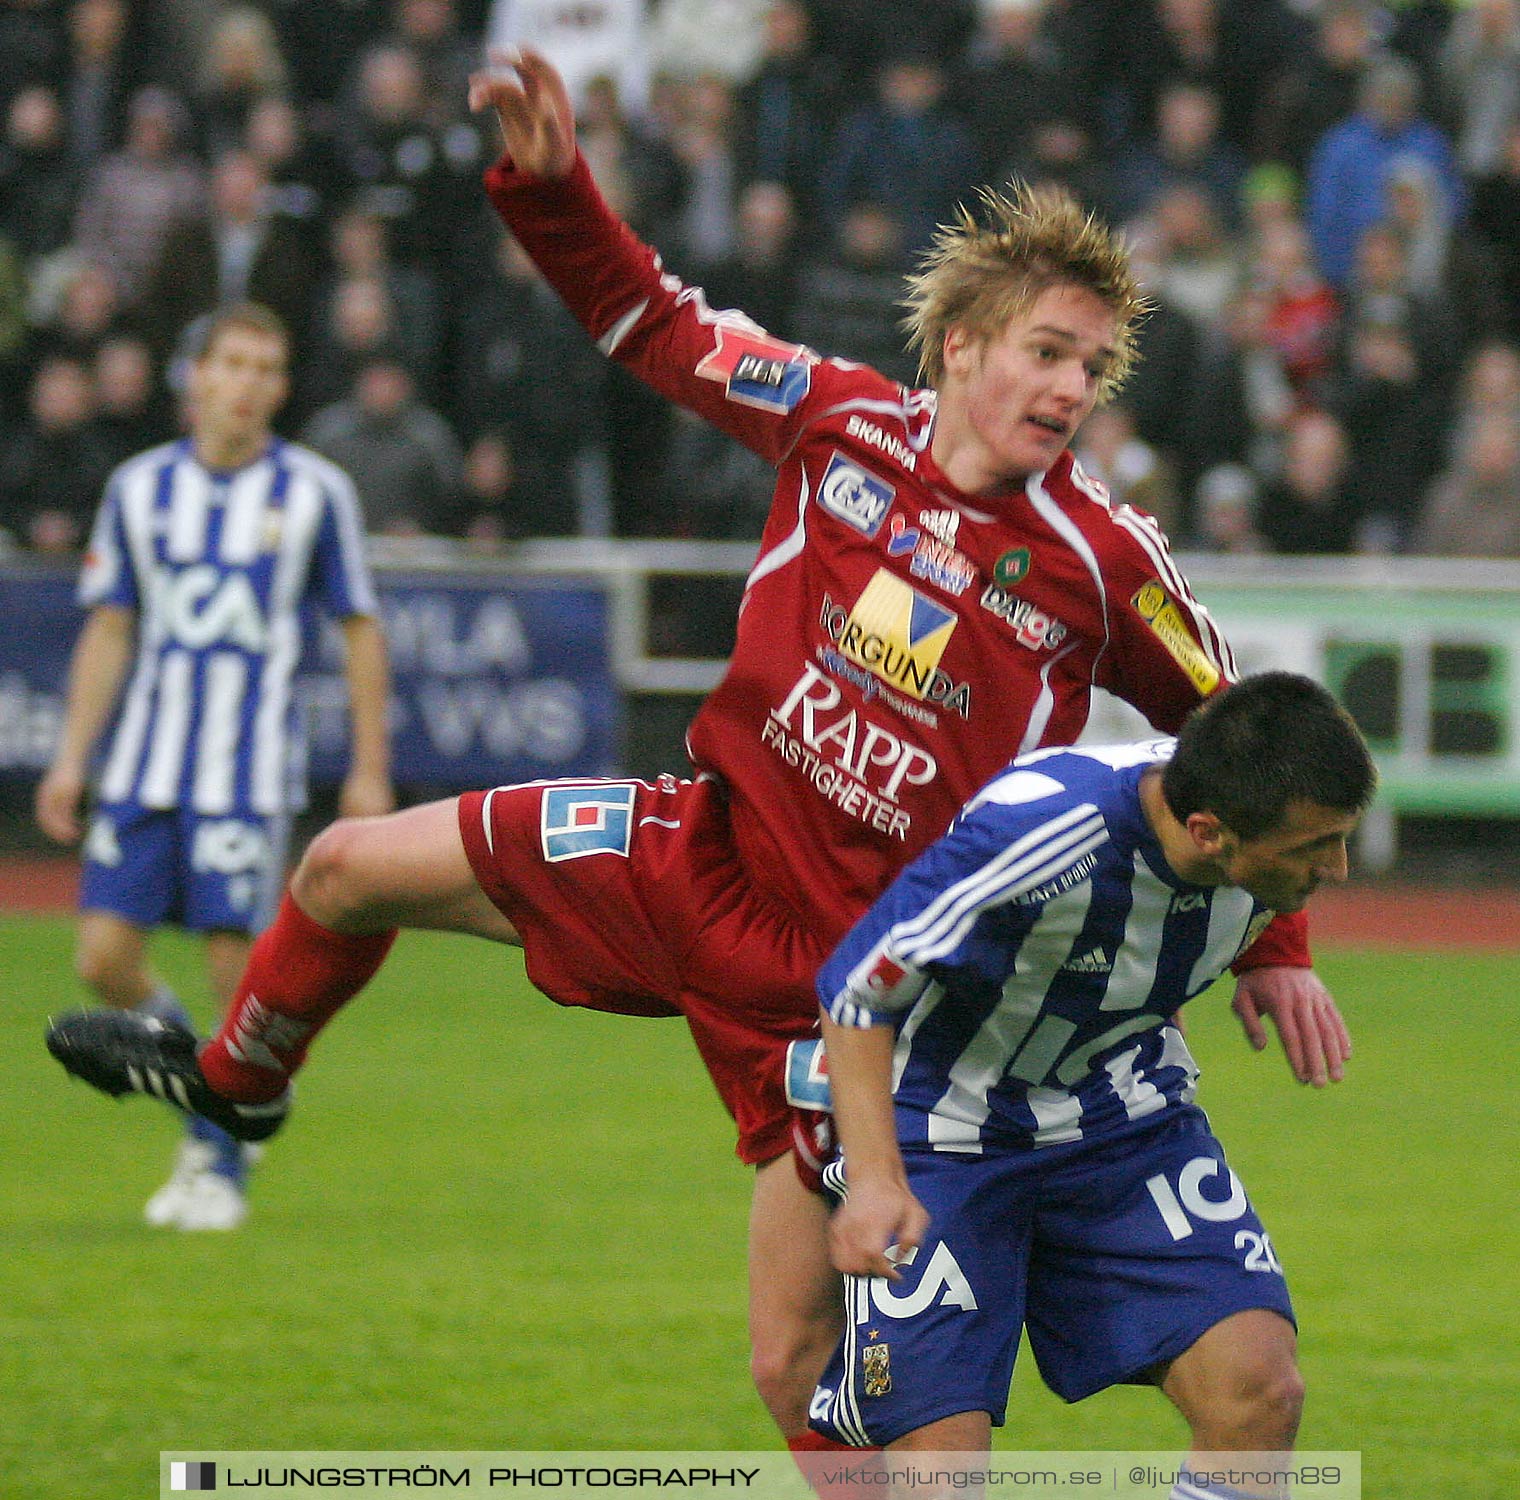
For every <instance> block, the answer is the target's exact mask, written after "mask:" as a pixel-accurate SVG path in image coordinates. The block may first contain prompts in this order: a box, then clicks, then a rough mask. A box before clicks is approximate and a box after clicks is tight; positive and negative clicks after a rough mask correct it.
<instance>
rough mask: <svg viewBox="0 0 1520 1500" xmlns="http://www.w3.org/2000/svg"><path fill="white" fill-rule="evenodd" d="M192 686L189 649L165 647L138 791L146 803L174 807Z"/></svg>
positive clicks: (183, 759) (192, 674) (176, 800)
mask: <svg viewBox="0 0 1520 1500" xmlns="http://www.w3.org/2000/svg"><path fill="white" fill-rule="evenodd" d="M194 686H195V658H194V657H193V656H191V654H190V653H189V652H188V651H180V650H170V651H166V652H165V653H164V656H163V659H162V661H161V663H160V665H159V670H158V691H157V693H156V694H155V697H156V699H157V703H156V707H157V710H158V712H157V715H156V719H157V722H156V723H155V725H154V731H153V740H152V743H151V744H150V745H149V747H148V763H147V765H146V766H145V767H144V768H143V774H142V786H141V788H140V790H139V792H138V796H139V798H140V800H141V801H142V803H143V805H144V806H145V807H161V808H162V807H173V806H175V805H176V804H177V802H178V801H179V779H180V774H181V772H182V770H183V769H184V764H185V750H186V741H187V740H188V739H189V736H190V716H191V713H192V711H193V709H194V706H195V700H194V695H193V689H194Z"/></svg>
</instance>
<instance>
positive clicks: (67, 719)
mask: <svg viewBox="0 0 1520 1500" xmlns="http://www.w3.org/2000/svg"><path fill="white" fill-rule="evenodd" d="M136 636H137V616H136V615H135V614H134V613H133V611H131V610H130V609H123V608H121V607H119V606H116V605H101V606H99V607H98V608H96V609H94V610H92V611H91V612H90V616H89V618H88V619H87V620H86V621H85V623H84V629H83V630H82V631H81V632H80V634H79V640H78V642H77V644H76V645H75V647H74V655H73V657H72V659H71V661H70V663H69V686H68V695H67V699H66V707H65V710H64V720H63V732H62V734H61V736H60V737H59V742H58V750H57V753H56V754H55V755H54V757H53V763H52V765H51V766H50V767H49V768H48V773H47V775H46V776H44V777H43V778H42V780H41V782H40V783H38V786H37V796H36V802H35V811H36V818H37V826H38V827H39V828H41V829H42V831H43V832H44V833H45V834H47V836H48V837H49V838H50V839H54V840H56V841H57V842H58V843H60V844H77V843H78V842H79V839H80V837H81V835H82V833H83V831H84V830H83V827H82V825H81V823H80V820H79V812H80V807H81V805H82V803H83V801H84V789H85V782H86V779H87V776H88V772H89V763H90V752H91V750H93V749H94V747H95V742H96V740H97V739H99V737H100V732H101V730H102V729H103V728H104V727H105V724H106V720H107V719H109V718H110V716H111V710H112V708H113V707H114V706H115V704H116V697H117V694H118V693H119V692H120V691H121V684H122V681H123V679H124V678H125V677H126V675H127V668H128V666H129V665H130V664H131V660H132V647H133V643H134V641H135V640H136Z"/></svg>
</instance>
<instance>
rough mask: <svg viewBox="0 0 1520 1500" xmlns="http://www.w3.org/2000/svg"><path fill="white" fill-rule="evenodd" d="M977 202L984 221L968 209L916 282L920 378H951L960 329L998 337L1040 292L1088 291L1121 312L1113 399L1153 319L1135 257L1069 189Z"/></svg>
mask: <svg viewBox="0 0 1520 1500" xmlns="http://www.w3.org/2000/svg"><path fill="white" fill-rule="evenodd" d="M977 198H978V201H979V205H980V209H981V213H980V214H977V213H974V212H973V211H972V210H971V209H968V208H967V207H966V206H965V205H964V204H962V205H960V206H959V207H958V208H957V210H956V216H955V220H954V222H953V223H950V224H944V225H941V226H940V228H939V230H938V231H937V232H936V233H935V236H934V239H933V242H932V243H931V244H930V246H929V249H928V250H927V251H926V252H925V253H924V256H923V259H922V260H921V261H920V262H919V267H918V270H917V271H916V272H915V273H914V274H913V275H911V276H910V277H909V278H908V295H907V296H906V297H904V298H903V302H902V305H903V306H904V307H905V308H907V310H908V315H907V316H906V317H905V318H904V319H903V327H904V329H905V330H906V331H907V334H908V347H909V349H911V350H914V351H915V352H916V353H917V355H918V369H919V375H920V378H921V379H922V380H923V382H924V383H925V384H926V385H933V386H937V385H938V384H939V383H940V381H941V379H943V377H944V373H945V335H946V333H948V332H949V331H950V329H951V328H953V327H956V326H957V325H958V326H960V327H962V328H965V329H966V330H967V331H968V332H969V333H971V334H972V336H973V337H975V338H978V339H990V338H995V337H996V336H997V335H998V334H999V333H1000V332H1002V330H1003V329H1004V328H1006V327H1007V326H1008V324H1009V322H1010V321H1011V320H1012V319H1014V318H1016V317H1019V316H1021V315H1022V314H1023V313H1025V312H1027V311H1028V309H1029V307H1030V305H1031V304H1032V303H1033V302H1034V300H1035V298H1037V297H1038V296H1039V295H1040V293H1041V292H1043V291H1045V290H1046V289H1047V288H1049V287H1052V286H1062V285H1068V284H1069V285H1075V286H1080V287H1086V288H1087V289H1088V290H1089V291H1091V292H1093V293H1095V294H1096V295H1097V296H1098V297H1099V298H1101V299H1102V301H1103V302H1105V303H1106V304H1107V305H1108V306H1109V307H1111V308H1112V309H1113V312H1114V324H1115V337H1114V359H1113V362H1112V364H1111V365H1110V366H1109V368H1108V371H1107V373H1106V374H1105V376H1104V379H1103V386H1102V389H1101V391H1100V393H1099V399H1100V400H1103V401H1106V400H1108V399H1109V397H1111V396H1112V395H1114V393H1115V392H1116V391H1117V390H1118V389H1119V387H1120V386H1122V385H1123V384H1124V381H1125V379H1126V377H1127V376H1128V375H1129V373H1130V371H1131V370H1132V369H1133V368H1134V364H1135V359H1136V351H1135V335H1136V332H1137V331H1138V329H1139V326H1140V323H1141V322H1142V321H1143V320H1144V318H1145V316H1146V314H1147V313H1148V312H1149V311H1150V310H1151V304H1150V302H1149V301H1148V300H1147V299H1146V297H1145V295H1144V294H1143V293H1142V292H1141V290H1140V284H1139V282H1138V281H1136V279H1135V275H1134V272H1133V271H1132V270H1131V269H1130V262H1129V250H1128V248H1127V247H1126V246H1125V244H1124V243H1123V241H1122V240H1120V239H1119V237H1118V236H1117V235H1116V234H1115V233H1114V232H1113V231H1112V230H1111V229H1109V228H1108V226H1107V225H1106V224H1104V223H1102V222H1101V221H1100V220H1099V219H1097V218H1096V217H1095V216H1094V215H1092V214H1090V213H1088V212H1087V211H1086V210H1085V209H1083V208H1082V207H1081V205H1080V204H1079V203H1078V202H1077V200H1076V199H1075V198H1073V197H1072V196H1071V194H1070V193H1068V192H1067V191H1066V190H1065V189H1064V188H1059V187H1031V186H1030V185H1029V184H1028V183H1027V182H1022V181H1019V180H1017V179H1015V180H1014V181H1013V182H1011V183H1009V185H1008V191H1007V193H1000V192H997V191H996V190H995V189H993V188H981V189H979V190H978V193H977Z"/></svg>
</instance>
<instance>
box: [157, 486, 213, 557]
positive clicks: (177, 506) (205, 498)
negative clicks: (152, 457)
mask: <svg viewBox="0 0 1520 1500" xmlns="http://www.w3.org/2000/svg"><path fill="white" fill-rule="evenodd" d="M211 494H212V491H211V480H210V478H209V476H208V475H207V473H206V471H205V470H204V469H203V468H201V466H200V465H199V464H176V465H175V466H174V472H173V476H172V478H171V479H170V481H169V513H168V516H167V518H166V530H165V533H164V542H165V550H166V552H167V554H168V558H169V561H170V562H177V563H194V562H199V561H201V559H202V558H203V557H204V556H205V553H206V532H207V529H208V527H209V525H210V522H211Z"/></svg>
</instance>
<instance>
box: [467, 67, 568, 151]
mask: <svg viewBox="0 0 1520 1500" xmlns="http://www.w3.org/2000/svg"><path fill="white" fill-rule="evenodd" d="M470 108H471V109H472V110H476V111H479V110H482V109H494V110H495V111H496V118H497V119H498V120H499V121H500V122H501V134H502V140H503V142H504V144H505V146H506V149H507V154H508V155H509V156H510V157H511V158H512V161H513V163H514V164H515V165H516V167H517V169H518V170H519V171H520V172H531V173H532V174H533V175H534V176H536V177H563V176H564V175H565V174H566V173H567V172H568V171H569V170H570V169H571V167H573V166H574V165H575V111H574V110H573V109H572V108H571V106H570V94H569V92H568V90H567V89H566V88H565V80H564V79H563V78H561V77H560V75H559V73H558V72H556V71H555V68H554V65H553V64H552V63H551V62H550V61H549V59H548V58H546V57H545V56H544V55H543V54H542V53H540V52H534V51H532V50H531V49H529V48H524V49H523V50H522V51H521V52H504V51H500V50H493V51H492V52H491V54H490V59H489V66H487V67H486V68H485V69H483V70H482V71H481V72H479V73H474V74H472V75H471V76H470Z"/></svg>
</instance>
